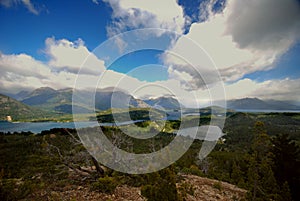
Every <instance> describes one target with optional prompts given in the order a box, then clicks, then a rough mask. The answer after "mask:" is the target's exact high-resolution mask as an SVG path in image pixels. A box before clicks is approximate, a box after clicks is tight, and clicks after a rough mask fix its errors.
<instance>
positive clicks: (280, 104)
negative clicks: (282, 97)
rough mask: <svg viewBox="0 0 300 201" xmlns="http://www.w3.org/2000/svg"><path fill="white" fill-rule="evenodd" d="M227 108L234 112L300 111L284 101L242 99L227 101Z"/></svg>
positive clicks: (299, 108) (297, 107)
mask: <svg viewBox="0 0 300 201" xmlns="http://www.w3.org/2000/svg"><path fill="white" fill-rule="evenodd" d="M227 107H228V108H230V109H234V110H300V107H299V106H296V105H293V104H290V103H288V102H285V101H277V100H261V99H259V98H255V97H254V98H249V97H247V98H242V99H234V100H229V101H227Z"/></svg>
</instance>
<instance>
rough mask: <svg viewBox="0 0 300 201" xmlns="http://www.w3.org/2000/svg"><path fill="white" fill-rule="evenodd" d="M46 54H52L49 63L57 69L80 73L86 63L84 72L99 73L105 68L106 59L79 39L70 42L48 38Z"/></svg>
mask: <svg viewBox="0 0 300 201" xmlns="http://www.w3.org/2000/svg"><path fill="white" fill-rule="evenodd" d="M46 54H47V55H48V56H50V58H51V59H50V61H49V65H50V66H51V67H54V68H56V69H57V70H59V71H61V70H66V71H68V72H73V73H78V71H79V69H80V68H81V66H82V65H83V64H84V70H83V71H81V73H84V74H91V75H95V74H99V73H101V72H103V71H104V70H105V66H104V61H102V60H100V59H98V58H97V57H96V56H95V55H94V54H93V53H91V52H90V51H89V50H88V49H87V47H86V46H85V45H84V42H83V41H82V40H81V39H78V40H77V41H75V42H70V41H68V40H66V39H62V40H55V39H54V38H47V39H46Z"/></svg>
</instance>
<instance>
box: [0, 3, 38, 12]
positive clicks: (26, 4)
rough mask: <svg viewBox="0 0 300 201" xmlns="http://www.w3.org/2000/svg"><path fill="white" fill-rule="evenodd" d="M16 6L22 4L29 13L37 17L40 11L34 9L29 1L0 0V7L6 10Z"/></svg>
mask: <svg viewBox="0 0 300 201" xmlns="http://www.w3.org/2000/svg"><path fill="white" fill-rule="evenodd" d="M18 4H23V5H24V6H25V7H26V8H27V9H28V10H29V11H30V12H31V13H33V14H35V15H38V14H39V13H40V11H39V10H38V9H36V8H35V6H34V5H33V4H32V2H31V1H30V0H1V1H0V5H2V6H5V7H7V8H10V7H13V6H16V5H18Z"/></svg>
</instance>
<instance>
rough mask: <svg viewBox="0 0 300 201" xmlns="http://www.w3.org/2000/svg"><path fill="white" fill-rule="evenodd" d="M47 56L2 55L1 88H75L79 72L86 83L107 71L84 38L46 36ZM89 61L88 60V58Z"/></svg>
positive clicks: (86, 85)
mask: <svg viewBox="0 0 300 201" xmlns="http://www.w3.org/2000/svg"><path fill="white" fill-rule="evenodd" d="M45 53H46V56H48V57H49V59H50V60H49V61H48V62H41V61H38V60H36V59H35V58H33V57H31V56H30V55H27V54H24V53H23V54H18V55H5V54H1V55H0V78H1V81H0V89H1V91H2V92H18V91H20V90H23V89H33V88H38V87H45V86H49V87H53V88H56V89H60V88H65V87H73V86H74V83H75V80H76V78H77V72H78V70H79V69H80V67H81V65H82V64H83V63H84V70H83V71H81V72H80V74H81V76H83V77H84V79H85V81H86V84H84V85H83V87H88V86H89V87H91V86H90V85H89V83H91V82H92V81H93V80H96V81H97V80H98V78H99V75H100V74H101V73H102V72H103V71H104V70H105V66H104V61H102V60H99V59H98V58H97V57H96V56H95V55H94V54H92V53H91V52H89V51H88V49H87V48H86V47H85V46H84V43H83V41H81V40H77V41H75V42H71V41H68V40H66V39H62V40H55V39H53V38H48V39H46V50H45ZM87 58H88V60H87V61H86V62H85V59H87Z"/></svg>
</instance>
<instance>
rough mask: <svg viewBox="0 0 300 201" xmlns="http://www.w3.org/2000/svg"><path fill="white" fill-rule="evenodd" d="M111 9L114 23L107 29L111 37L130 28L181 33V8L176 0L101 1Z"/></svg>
mask: <svg viewBox="0 0 300 201" xmlns="http://www.w3.org/2000/svg"><path fill="white" fill-rule="evenodd" d="M103 1H104V2H107V3H109V4H110V6H111V7H112V9H113V16H112V17H113V19H114V21H113V22H112V24H111V25H110V26H108V27H107V31H108V35H109V36H112V35H115V34H118V33H120V32H123V31H126V30H127V29H130V28H162V29H169V30H173V31H177V32H179V33H182V32H183V29H184V25H185V18H184V13H183V8H182V7H181V6H179V5H178V3H177V1H176V0H164V1H160V0H143V1H140V0H103Z"/></svg>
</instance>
